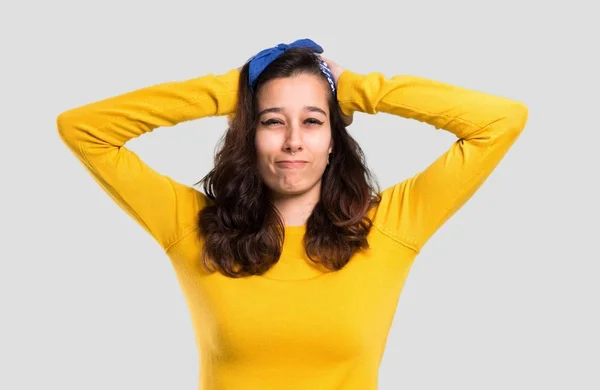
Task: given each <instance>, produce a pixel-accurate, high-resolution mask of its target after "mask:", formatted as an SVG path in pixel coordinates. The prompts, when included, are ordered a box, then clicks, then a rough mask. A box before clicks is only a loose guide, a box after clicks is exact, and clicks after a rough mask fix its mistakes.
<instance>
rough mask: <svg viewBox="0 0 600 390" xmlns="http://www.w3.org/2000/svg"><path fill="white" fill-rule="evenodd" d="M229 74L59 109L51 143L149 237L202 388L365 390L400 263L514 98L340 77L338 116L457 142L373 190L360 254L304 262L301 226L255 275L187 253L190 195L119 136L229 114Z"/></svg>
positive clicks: (466, 185) (488, 148)
mask: <svg viewBox="0 0 600 390" xmlns="http://www.w3.org/2000/svg"><path fill="white" fill-rule="evenodd" d="M238 79H239V71H238V70H235V69H234V70H230V71H228V72H227V73H224V74H220V75H212V74H208V75H204V76H202V77H197V78H194V79H190V80H186V81H177V82H168V83H163V84H159V85H154V86H150V87H147V88H143V89H139V90H136V91H133V92H129V93H125V94H122V95H120V96H116V97H112V98H109V99H105V100H102V101H98V102H95V103H92V104H88V105H85V106H82V107H79V108H75V109H72V110H69V111H66V112H64V113H62V114H61V115H59V117H58V119H57V123H58V129H59V133H60V136H61V137H62V139H63V141H64V142H65V143H66V145H67V146H68V147H69V149H70V150H71V151H72V152H73V153H74V154H75V156H76V157H77V158H78V159H79V160H80V161H81V162H82V163H83V164H84V166H85V167H86V168H87V170H88V171H89V173H90V174H91V175H92V176H93V178H94V179H95V180H96V181H97V182H98V183H99V184H100V185H101V186H102V188H103V189H104V190H105V191H106V192H107V193H108V194H109V195H110V196H111V197H112V198H113V199H114V201H115V202H116V203H117V204H118V205H119V206H120V207H121V208H122V209H123V210H125V211H126V212H127V213H128V214H129V215H130V216H131V217H132V218H134V219H135V220H136V221H137V222H138V223H139V224H141V226H142V227H143V228H144V229H146V231H147V232H148V233H149V234H151V235H152V237H154V238H155V239H156V240H157V241H158V243H159V244H160V245H161V247H162V248H163V249H164V251H165V253H166V254H167V255H168V257H169V259H170V261H171V263H172V264H173V267H174V269H175V272H176V275H177V278H178V281H179V283H180V286H181V289H182V292H183V294H184V296H185V299H186V301H187V303H188V306H189V310H190V314H191V317H192V321H193V325H194V329H195V337H196V343H197V348H198V351H199V355H200V367H199V370H200V379H199V381H200V389H203V390H238V389H247V390H254V389H256V390H258V389H260V390H269V389H277V390H282V389H288V390H292V389H302V390H307V389H311V390H321V389H322V390H333V389H344V390H374V389H377V383H378V379H377V377H378V370H379V364H380V361H381V358H382V355H383V352H384V348H385V345H386V339H387V335H388V332H389V329H390V326H391V323H392V319H393V316H394V313H395V310H396V306H397V303H398V299H399V296H400V293H401V290H402V287H403V285H404V282H405V280H406V277H407V275H408V272H409V270H410V268H411V265H412V263H413V260H414V259H415V257H416V256H417V254H418V253H419V251H420V250H421V248H422V247H423V245H424V244H425V242H426V241H427V240H428V239H429V238H430V237H431V236H432V235H433V234H434V233H435V231H436V230H437V229H438V228H439V227H440V226H441V225H442V224H443V223H444V222H445V221H446V220H447V219H448V218H449V217H450V216H451V215H452V214H453V213H454V212H456V211H457V210H458V209H459V208H460V207H461V206H462V205H463V204H464V203H465V202H466V201H467V200H468V199H469V198H470V197H471V196H472V195H473V193H474V192H475V191H476V190H477V189H478V188H479V187H480V186H481V184H482V183H483V182H484V180H485V179H486V178H487V177H488V176H489V175H490V173H491V172H492V171H493V169H494V168H495V167H496V166H497V164H498V163H499V162H500V161H501V159H502V158H503V156H504V155H505V153H506V152H507V151H508V149H509V148H510V147H511V145H512V144H513V143H514V142H515V140H516V139H517V138H518V136H519V134H520V133H521V131H522V129H523V128H524V126H525V123H526V121H527V108H526V106H524V105H523V104H522V103H519V102H516V101H513V100H509V99H506V98H501V97H497V96H492V95H489V94H484V93H481V92H476V91H472V90H468V89H464V88H460V87H456V86H452V85H448V84H445V83H441V82H437V81H432V80H428V79H424V78H420V77H414V76H395V77H392V78H389V79H388V78H386V77H384V76H383V75H382V74H380V73H370V74H368V75H360V74H357V73H354V72H351V71H348V70H347V71H345V72H344V73H342V75H341V76H340V79H339V85H338V89H339V90H338V100H339V101H340V103H341V105H342V108H343V111H344V112H345V113H346V114H350V113H352V112H354V111H361V112H365V113H369V114H375V113H377V112H386V113H390V114H394V115H399V116H402V117H405V118H411V119H415V120H419V121H423V122H426V123H429V124H431V125H433V126H435V128H441V129H445V130H447V131H450V132H452V133H454V134H455V135H456V137H457V140H456V142H455V143H453V144H452V145H451V146H450V148H449V150H448V151H447V152H446V153H445V154H443V155H442V156H441V157H439V158H438V159H437V160H436V161H434V162H433V163H432V164H431V165H430V166H429V167H428V168H427V169H425V170H424V171H423V172H420V173H419V174H417V175H415V176H414V177H412V178H409V179H407V180H405V181H402V182H400V183H398V184H396V185H394V186H391V187H389V188H387V189H386V190H384V191H383V192H382V202H381V204H380V205H379V206H378V207H377V208H376V209H374V210H372V212H371V214H370V216H371V218H372V220H373V221H374V228H373V229H372V231H371V233H370V234H369V237H368V240H369V243H370V246H371V249H370V250H369V251H367V252H365V253H361V254H357V255H355V256H354V257H353V258H352V259H351V261H350V262H349V263H348V264H347V265H346V266H345V267H344V268H343V269H342V270H340V271H338V272H333V273H331V272H329V273H328V272H324V271H323V270H322V269H320V268H317V267H315V266H314V265H313V264H312V263H311V262H310V261H309V260H308V259H307V258H306V256H305V253H304V251H303V248H302V243H301V240H302V235H303V233H304V228H303V227H287V228H286V239H285V243H284V248H283V255H282V257H281V259H280V261H279V262H278V263H277V264H276V265H275V266H274V267H273V268H272V269H270V270H269V271H268V272H267V273H266V274H264V275H262V276H252V277H246V278H240V279H232V278H227V277H225V276H223V275H221V274H220V273H218V272H215V273H207V272H206V271H205V270H204V269H203V268H202V266H201V265H200V262H199V256H200V252H201V245H202V240H201V239H200V238H199V236H198V230H197V224H196V216H197V214H198V211H199V210H200V209H201V208H202V207H203V206H204V205H205V204H206V203H207V198H206V197H205V195H204V194H202V193H201V192H199V191H197V190H196V189H193V188H192V187H190V186H186V185H183V184H180V183H178V182H175V181H174V180H172V179H170V178H169V177H167V176H164V175H161V174H159V173H157V172H155V171H154V170H153V169H152V168H150V167H149V166H147V165H146V164H145V163H144V162H143V161H141V160H140V159H139V158H138V156H137V155H136V154H134V153H133V152H132V151H130V150H128V149H127V148H126V147H124V144H125V143H126V142H127V141H128V140H130V139H132V138H134V137H138V136H140V135H142V134H144V133H147V132H150V131H152V130H153V129H155V128H157V127H159V126H173V125H175V124H177V123H180V122H184V121H189V120H193V119H198V118H202V117H208V116H220V115H227V114H230V113H233V111H234V110H235V103H236V99H237V86H238Z"/></svg>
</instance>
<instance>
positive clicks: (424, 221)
mask: <svg viewBox="0 0 600 390" xmlns="http://www.w3.org/2000/svg"><path fill="white" fill-rule="evenodd" d="M338 83H339V86H338V100H339V102H340V105H341V107H342V111H344V113H345V114H347V115H350V114H352V113H353V112H355V111H361V112H364V113H368V114H376V113H378V112H384V113H388V114H393V115H398V116H401V117H404V118H408V119H414V120H418V121H420V122H425V123H428V124H430V125H432V126H434V127H435V129H443V130H446V131H449V132H452V133H453V134H454V135H456V137H457V139H456V141H455V142H454V143H453V144H452V145H451V146H450V148H449V149H448V150H447V151H446V152H445V153H444V154H442V155H441V156H440V157H439V158H437V159H436V160H435V161H433V162H432V163H431V164H430V165H429V166H428V167H427V168H426V169H424V170H423V171H421V172H419V173H417V174H416V175H414V176H413V177H410V178H408V179H406V180H404V181H402V182H399V183H397V184H395V185H393V186H391V187H389V188H387V189H385V190H384V191H383V192H382V193H381V198H382V201H381V203H380V205H379V206H378V207H377V208H376V209H375V210H374V212H373V215H372V220H373V223H374V225H375V226H377V227H378V228H379V229H380V230H382V231H383V232H384V233H386V234H388V235H390V236H392V237H393V238H395V239H396V240H398V241H400V242H401V243H402V244H404V245H406V246H408V247H410V248H411V249H413V250H414V251H416V252H419V251H420V250H421V248H422V247H423V245H424V244H425V243H426V242H427V240H428V239H429V238H430V237H431V236H432V235H433V234H434V233H435V232H436V231H437V230H438V229H439V228H440V227H441V226H442V224H444V223H445V222H446V221H447V220H448V219H449V218H450V217H451V216H452V215H453V214H454V213H455V212H456V211H457V210H459V209H460V208H461V207H462V206H463V205H464V204H465V202H466V201H467V200H469V198H470V197H471V196H472V195H473V194H474V193H475V192H476V191H477V190H478V188H479V187H480V186H481V185H482V184H483V182H484V181H485V180H486V179H487V178H488V176H489V175H490V174H491V172H492V171H493V170H494V169H495V168H496V166H497V165H498V164H499V162H500V161H501V160H502V158H503V157H504V155H505V154H506V152H507V151H508V150H509V148H510V147H511V146H512V145H513V143H514V142H515V141H516V139H517V138H518V137H519V135H520V133H521V132H522V130H523V128H524V127H525V123H526V122H527V117H528V109H527V107H526V106H525V105H524V104H523V103H520V102H517V101H514V100H510V99H507V98H503V97H498V96H494V95H490V94H486V93H482V92H477V91H473V90H469V89H465V88H461V87H457V86H453V85H449V84H445V83H442V82H438V81H434V80H429V79H425V78H420V77H415V76H407V75H400V76H394V77H391V78H390V79H388V78H386V77H385V76H384V75H382V74H381V73H376V72H373V73H369V74H366V75H360V74H356V73H353V72H351V71H348V70H346V71H344V72H343V73H342V74H341V76H340V78H339V81H338Z"/></svg>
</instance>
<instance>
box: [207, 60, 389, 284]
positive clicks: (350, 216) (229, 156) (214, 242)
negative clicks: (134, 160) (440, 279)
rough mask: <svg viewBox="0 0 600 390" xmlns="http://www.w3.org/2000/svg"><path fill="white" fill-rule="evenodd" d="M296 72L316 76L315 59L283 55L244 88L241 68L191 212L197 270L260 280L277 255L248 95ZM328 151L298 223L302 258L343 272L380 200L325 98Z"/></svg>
mask: <svg viewBox="0 0 600 390" xmlns="http://www.w3.org/2000/svg"><path fill="white" fill-rule="evenodd" d="M298 74H312V75H316V76H317V77H322V79H323V80H324V82H327V79H326V77H325V75H323V73H322V71H321V69H320V68H319V63H318V58H317V55H315V54H314V53H312V52H310V51H308V50H307V49H303V48H294V49H290V50H288V51H286V52H285V53H283V54H282V55H281V56H279V57H278V58H277V59H276V60H275V61H273V62H272V63H271V64H270V65H269V66H268V67H267V68H266V69H265V70H264V71H263V72H262V73H261V75H260V76H259V78H258V80H257V84H256V89H255V90H254V91H253V90H251V89H250V88H249V86H248V63H246V64H245V65H244V66H243V68H242V69H241V72H240V79H239V91H238V93H239V95H238V101H237V106H236V112H235V116H234V117H233V119H232V121H231V122H230V126H229V129H228V130H227V132H226V133H225V134H224V136H223V139H222V142H221V146H220V149H219V150H218V151H217V153H216V154H215V161H214V167H213V169H212V170H211V171H210V172H209V173H208V174H207V175H206V176H205V177H204V178H203V179H202V180H200V181H199V182H198V183H196V184H202V186H203V188H204V192H205V194H206V195H207V197H208V198H209V199H210V202H209V205H207V206H206V207H204V208H203V209H202V210H201V211H200V213H199V220H198V224H199V227H200V229H199V230H200V235H201V237H202V239H203V240H204V244H203V253H202V259H201V260H202V264H203V265H204V266H205V267H206V268H207V269H209V270H212V271H214V270H215V268H216V269H218V270H219V271H220V272H221V273H222V274H224V275H226V276H229V277H243V276H248V275H260V274H263V273H264V272H266V271H267V270H268V269H269V268H270V267H272V266H273V265H274V264H275V263H276V262H277V261H278V260H279V257H280V255H281V252H282V246H283V242H284V238H285V237H284V236H285V228H284V224H283V220H282V218H281V215H280V214H279V213H278V211H277V210H276V208H275V207H274V206H273V204H272V203H271V201H270V199H269V196H268V188H267V187H266V185H265V184H264V183H263V181H262V179H261V177H260V176H259V173H258V169H257V152H256V147H255V143H254V137H255V132H256V127H257V124H258V118H257V115H256V114H257V109H258V104H257V98H256V93H257V92H258V91H259V90H260V88H261V86H262V85H263V84H264V83H266V82H267V81H269V80H271V79H275V78H281V77H291V76H295V75H298ZM328 105H329V112H330V123H331V132H332V139H333V144H334V145H335V146H334V152H333V153H332V154H331V155H330V160H329V164H328V165H327V167H326V169H325V172H324V173H323V177H322V180H321V195H320V199H319V201H318V203H317V204H316V206H315V207H314V209H313V211H312V213H311V215H310V216H309V218H308V220H307V222H306V233H305V235H304V239H303V243H304V247H305V250H306V254H307V256H308V257H309V259H311V260H312V261H314V262H317V263H318V262H320V263H321V264H322V265H323V266H325V267H326V268H327V269H330V270H334V271H335V270H339V269H341V268H342V267H344V266H345V265H346V264H347V263H348V261H349V260H350V258H351V257H352V255H353V254H354V253H355V252H357V251H360V250H362V249H366V248H368V246H369V244H368V242H367V235H368V233H369V231H370V229H371V227H372V221H371V220H370V219H369V218H368V216H367V212H368V211H369V209H370V208H371V207H373V206H375V205H376V204H377V203H379V201H380V196H379V195H378V188H377V183H376V182H375V180H374V178H373V176H372V174H371V172H370V171H369V169H368V168H367V166H366V162H365V156H364V153H363V151H362V149H361V148H360V146H359V144H358V143H357V142H356V141H355V140H354V139H353V138H352V137H351V136H350V134H348V132H347V130H346V126H345V125H344V122H343V113H342V111H341V108H340V106H339V103H338V101H337V99H336V97H335V96H334V95H333V93H331V94H330V96H329V98H328Z"/></svg>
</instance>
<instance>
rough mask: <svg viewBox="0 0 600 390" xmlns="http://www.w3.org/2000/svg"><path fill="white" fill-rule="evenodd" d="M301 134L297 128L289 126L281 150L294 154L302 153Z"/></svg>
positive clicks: (293, 125)
mask: <svg viewBox="0 0 600 390" xmlns="http://www.w3.org/2000/svg"><path fill="white" fill-rule="evenodd" d="M302 147H303V146H302V132H301V131H300V128H299V126H297V125H295V124H290V125H289V126H288V129H287V131H286V137H285V142H284V144H283V150H284V151H286V152H288V153H291V154H295V153H297V152H300V151H302Z"/></svg>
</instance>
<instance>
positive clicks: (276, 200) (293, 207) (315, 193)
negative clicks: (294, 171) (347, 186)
mask: <svg viewBox="0 0 600 390" xmlns="http://www.w3.org/2000/svg"><path fill="white" fill-rule="evenodd" d="M320 194H321V185H320V183H319V184H317V185H316V186H314V187H313V188H312V189H310V190H308V191H306V192H304V193H302V194H295V195H286V194H276V195H274V196H273V205H274V206H275V208H276V209H277V211H279V213H280V214H281V216H282V218H283V224H284V225H285V226H301V225H305V224H306V220H307V219H308V217H309V216H310V214H311V213H312V211H313V209H314V208H315V205H316V204H317V203H318V202H319V197H320Z"/></svg>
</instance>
